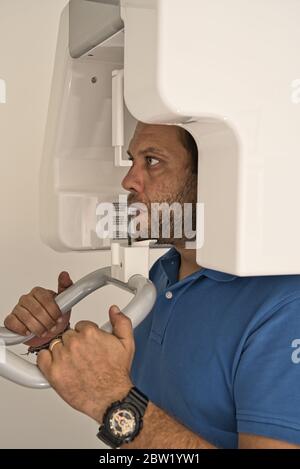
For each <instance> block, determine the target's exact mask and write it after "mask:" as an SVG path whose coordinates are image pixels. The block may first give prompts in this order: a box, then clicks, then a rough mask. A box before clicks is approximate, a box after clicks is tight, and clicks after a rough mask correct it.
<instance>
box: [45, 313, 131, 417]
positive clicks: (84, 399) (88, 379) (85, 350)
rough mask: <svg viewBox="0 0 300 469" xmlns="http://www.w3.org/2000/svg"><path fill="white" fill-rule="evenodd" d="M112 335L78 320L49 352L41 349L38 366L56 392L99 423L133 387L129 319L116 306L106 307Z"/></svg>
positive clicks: (93, 324)
mask: <svg viewBox="0 0 300 469" xmlns="http://www.w3.org/2000/svg"><path fill="white" fill-rule="evenodd" d="M109 317H110V322H111V324H112V334H110V333H108V332H105V331H102V330H101V329H99V327H98V325H97V324H95V323H94V322H91V321H80V322H78V323H77V324H76V325H75V329H74V330H68V331H67V332H65V333H64V334H63V336H62V342H60V343H57V344H55V345H54V347H53V349H52V352H50V351H49V350H42V351H41V352H39V354H38V359H37V365H38V367H39V368H40V370H41V372H42V373H43V374H44V376H45V377H46V378H47V380H48V381H49V383H50V384H51V386H52V387H53V388H54V389H55V391H56V392H57V393H58V394H59V395H60V396H61V397H62V398H63V399H64V400H65V401H66V402H67V403H68V404H69V405H70V406H72V407H74V409H76V410H79V411H80V412H83V413H84V414H86V415H88V416H90V417H92V418H93V419H95V420H96V421H97V422H98V423H101V422H102V419H103V414H104V412H105V410H106V409H107V407H108V406H109V405H110V404H112V402H114V401H116V400H120V399H123V398H124V397H125V396H126V395H127V394H128V392H129V390H130V388H131V387H132V386H133V384H132V382H131V380H130V369H131V364H132V360H133V357H134V352H135V344H134V338H133V328H132V324H131V320H130V319H129V318H128V317H127V316H125V315H124V314H123V313H122V312H121V311H120V310H119V308H118V307H116V306H115V305H114V306H111V307H110V309H109Z"/></svg>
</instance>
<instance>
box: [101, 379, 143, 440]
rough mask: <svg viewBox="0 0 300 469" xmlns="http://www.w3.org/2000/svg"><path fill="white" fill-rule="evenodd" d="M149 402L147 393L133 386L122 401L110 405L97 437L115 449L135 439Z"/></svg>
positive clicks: (141, 425)
mask: <svg viewBox="0 0 300 469" xmlns="http://www.w3.org/2000/svg"><path fill="white" fill-rule="evenodd" d="M148 402H149V399H148V397H147V396H145V394H143V393H142V392H141V391H140V390H139V389H137V388H136V387H135V386H134V387H132V388H131V389H130V391H129V393H128V394H127V396H126V397H125V398H124V399H123V400H122V401H116V402H113V403H112V404H111V405H110V406H109V407H108V409H107V410H106V412H105V414H104V416H103V422H102V425H101V426H100V428H99V432H98V433H97V437H98V438H99V439H100V440H101V441H103V443H105V444H106V445H108V446H110V447H111V448H114V449H118V448H120V446H121V445H122V444H124V443H129V442H130V441H133V440H134V438H135V437H136V436H137V435H138V434H139V432H140V431H141V429H142V427H143V416H144V414H145V412H146V408H147V405H148Z"/></svg>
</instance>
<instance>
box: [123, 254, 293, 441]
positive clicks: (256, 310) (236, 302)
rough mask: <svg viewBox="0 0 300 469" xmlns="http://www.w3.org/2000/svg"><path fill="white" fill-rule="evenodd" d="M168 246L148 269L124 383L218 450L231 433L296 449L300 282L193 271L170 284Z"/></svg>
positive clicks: (172, 263) (174, 273)
mask: <svg viewBox="0 0 300 469" xmlns="http://www.w3.org/2000/svg"><path fill="white" fill-rule="evenodd" d="M179 267H180V255H179V254H178V252H177V251H176V249H175V248H172V249H170V250H169V251H168V252H167V253H166V254H165V255H164V256H162V257H161V258H160V259H158V260H157V261H156V262H155V264H154V265H153V267H152V268H151V270H150V275H149V276H150V279H151V280H152V281H153V282H154V284H155V286H156V288H157V293H158V296H157V301H156V303H155V305H154V307H153V309H152V310H151V312H150V313H149V315H148V316H147V317H146V318H145V319H144V321H143V322H142V323H141V324H140V325H139V326H138V327H137V328H136V329H135V331H134V335H135V341H136V353H135V357H134V361H133V364H132V370H131V377H132V380H133V382H134V384H135V385H136V386H137V387H138V388H140V389H141V391H143V392H144V393H145V394H147V395H148V397H149V399H150V400H151V401H152V402H153V403H154V404H156V405H157V406H159V407H160V408H161V409H163V410H165V411H166V412H167V413H168V414H169V415H171V416H173V417H174V418H175V419H176V420H177V421H179V422H181V423H182V424H184V425H185V426H186V427H188V428H189V429H190V430H192V431H193V432H194V433H196V434H198V435H200V436H201V437H203V438H204V439H206V440H207V441H209V442H210V443H212V444H213V445H215V446H217V447H218V448H237V447H238V433H240V432H244V433H251V434H257V435H263V436H266V437H269V438H274V439H278V440H283V441H287V442H290V443H295V444H300V391H299V389H300V275H280V276H256V277H237V276H235V275H229V274H225V273H222V272H218V271H215V270H210V269H206V268H200V267H199V270H198V271H197V272H195V273H193V274H191V275H189V276H188V277H186V278H185V279H183V280H181V281H177V278H178V270H179Z"/></svg>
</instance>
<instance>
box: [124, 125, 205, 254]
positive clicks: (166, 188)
mask: <svg viewBox="0 0 300 469" xmlns="http://www.w3.org/2000/svg"><path fill="white" fill-rule="evenodd" d="M128 154H129V159H130V160H132V161H133V165H132V167H131V168H130V170H129V172H128V173H127V175H126V177H125V178H124V179H123V181H122V186H123V188H124V189H125V190H127V191H129V192H130V195H129V197H128V205H130V204H132V203H136V202H140V203H143V204H145V205H146V206H147V209H148V214H149V222H148V236H147V238H152V236H151V223H150V222H151V216H150V214H151V204H152V203H163V202H165V203H167V204H169V205H172V204H173V203H174V202H177V203H179V204H180V205H181V206H182V213H184V212H183V208H184V206H183V204H184V203H191V204H192V208H193V229H194V230H195V221H196V219H195V213H196V202H197V169H198V150H197V145H196V143H195V141H194V139H193V137H192V136H191V135H190V134H189V133H188V132H187V131H186V130H185V129H183V128H181V127H178V126H167V125H149V124H142V123H139V124H138V125H137V127H136V130H135V133H134V136H133V138H132V140H131V142H130V145H129V149H128ZM171 215H172V213H171ZM175 223H176V220H175ZM183 233H184V231H183ZM156 238H157V237H156ZM138 239H139V238H138ZM157 239H158V243H159V244H174V245H180V244H183V243H184V242H185V241H186V238H185V237H184V235H183V237H182V239H181V240H179V239H177V238H174V219H173V217H172V216H171V224H170V237H168V238H164V237H163V236H162V230H161V220H160V235H159V237H158V238H157Z"/></svg>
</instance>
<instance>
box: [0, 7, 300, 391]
mask: <svg viewBox="0 0 300 469" xmlns="http://www.w3.org/2000/svg"><path fill="white" fill-rule="evenodd" d="M299 18H300V2H295V1H294V0H285V1H284V2H278V1H275V0H274V1H262V0H252V1H251V2H250V1H248V0H226V2H224V1H223V0H94V1H93V0H71V1H70V2H69V4H68V5H67V6H66V8H65V9H64V10H63V12H62V15H61V21H60V28H59V37H58V43H57V51H56V60H55V68H54V75H53V82H52V90H51V97H50V103H49V111H48V120H47V127H46V135H45V144H44V153H43V157H42V163H41V175H40V187H41V190H40V201H41V203H40V224H41V235H42V239H43V241H44V242H45V243H46V244H47V245H49V246H50V247H52V248H53V249H55V250H57V251H91V250H93V251H98V250H111V267H105V268H102V269H100V270H98V271H96V272H93V273H91V274H89V275H87V276H86V277H84V278H83V279H81V280H79V281H78V282H76V283H75V284H74V285H72V286H71V287H70V288H68V289H67V290H66V291H64V292H63V293H61V294H60V295H58V296H57V297H56V302H57V304H58V306H59V308H60V309H61V311H62V313H65V312H67V311H69V310H70V309H71V307H72V306H74V305H75V304H77V303H78V302H79V301H80V300H81V299H82V298H84V297H86V296H87V295H89V294H90V293H92V292H93V291H95V290H96V289H98V288H100V287H102V286H104V285H107V284H113V285H115V286H118V287H120V288H123V289H125V290H127V291H129V292H131V293H132V294H133V295H134V296H133V299H132V300H131V301H130V303H129V304H128V305H127V306H126V307H125V308H124V309H123V311H124V313H125V314H128V315H129V316H130V317H131V319H132V322H133V326H134V327H135V326H137V325H138V324H139V323H140V322H141V321H142V320H143V319H144V318H145V316H146V315H147V314H148V313H149V312H150V310H151V309H152V307H153V305H154V303H155V300H156V289H155V287H154V285H153V284H152V282H151V281H150V280H149V278H148V274H149V249H153V248H155V247H156V246H155V241H152V240H150V241H149V240H148V241H141V242H134V241H132V240H131V239H130V238H128V236H127V233H126V232H125V233H124V232H123V234H122V233H118V234H117V235H116V236H115V238H114V239H109V238H101V237H99V236H97V230H96V226H97V207H98V206H99V204H100V203H103V202H107V203H111V204H114V206H115V207H117V210H120V208H122V207H123V205H122V203H121V204H119V202H118V195H119V194H121V195H123V197H125V200H126V194H127V195H128V193H127V192H126V191H123V189H122V187H121V181H122V179H123V177H124V176H125V174H126V172H127V171H128V169H129V167H130V166H131V162H130V161H128V158H127V157H126V150H127V145H128V142H129V140H130V137H131V136H132V134H133V131H134V128H135V125H136V123H137V121H142V122H145V123H152V124H166V125H168V124H173V125H174V124H175V125H178V126H181V127H183V128H184V129H186V130H187V131H188V132H190V133H191V134H192V136H193V137H194V139H195V141H196V143H197V146H198V151H199V164H198V203H199V205H202V206H203V207H204V224H203V223H201V226H200V222H199V219H200V217H197V240H196V252H197V263H198V264H199V265H201V266H204V267H207V268H211V269H215V270H219V271H222V272H227V273H232V274H235V275H239V276H250V275H279V274H295V273H296V274H299V273H300V249H299V248H298V245H299V240H300V223H299V217H298V203H299V200H300V185H299V174H300V139H299V128H300V55H299V50H298V49H299V44H300V29H299ZM125 218H126V217H125ZM102 328H103V329H104V330H106V331H110V330H111V329H110V324H109V323H108V322H107V323H106V324H105V325H103V326H102ZM30 338H31V337H27V336H26V337H21V336H19V335H17V334H14V333H12V332H11V331H8V330H7V329H5V328H4V327H2V328H0V339H2V341H4V342H5V344H6V345H7V346H10V345H14V344H18V343H22V342H25V341H28V340H29V339H30ZM0 375H1V376H3V377H4V378H7V379H9V380H11V381H13V382H15V383H18V384H21V385H24V386H29V387H32V388H47V387H49V384H48V383H47V381H46V380H45V378H44V377H43V375H42V374H41V373H40V371H39V369H38V368H37V366H36V365H34V364H32V363H29V362H28V361H26V360H24V359H22V358H21V357H19V356H17V355H16V354H14V353H13V352H11V351H9V350H7V349H6V360H5V361H3V363H0Z"/></svg>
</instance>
